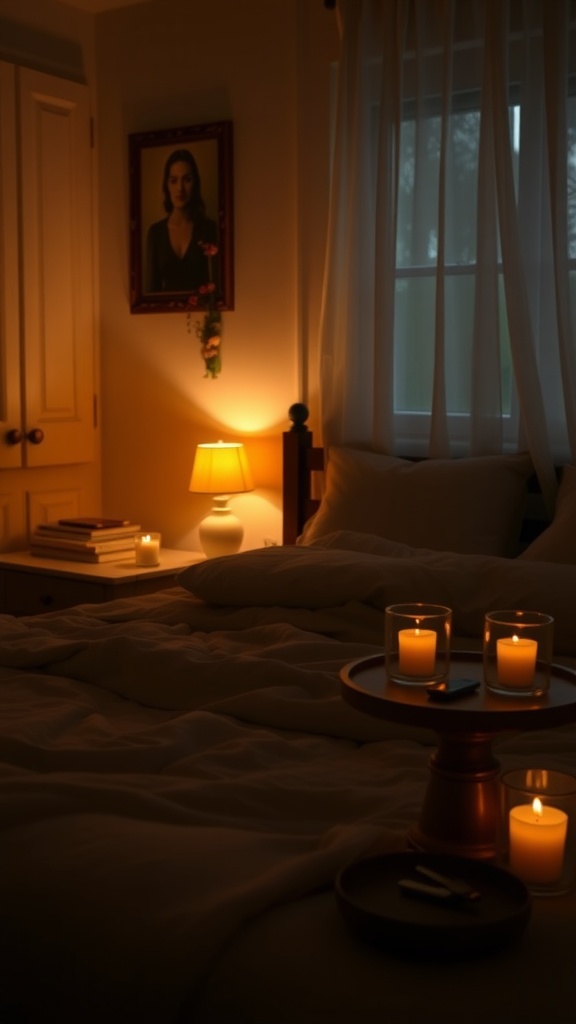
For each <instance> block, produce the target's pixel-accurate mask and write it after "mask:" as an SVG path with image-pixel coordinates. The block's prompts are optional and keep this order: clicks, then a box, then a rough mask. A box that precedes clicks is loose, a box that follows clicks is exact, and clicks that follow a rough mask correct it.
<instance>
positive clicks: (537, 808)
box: [532, 796, 542, 821]
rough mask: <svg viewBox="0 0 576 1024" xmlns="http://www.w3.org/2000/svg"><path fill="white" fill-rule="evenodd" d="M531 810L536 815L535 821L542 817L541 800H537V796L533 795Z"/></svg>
mask: <svg viewBox="0 0 576 1024" xmlns="http://www.w3.org/2000/svg"><path fill="white" fill-rule="evenodd" d="M532 810H533V811H534V814H535V816H536V821H540V819H541V817H542V801H541V800H539V799H538V797H537V796H535V797H534V799H533V801H532Z"/></svg>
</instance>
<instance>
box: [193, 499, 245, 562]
mask: <svg viewBox="0 0 576 1024" xmlns="http://www.w3.org/2000/svg"><path fill="white" fill-rule="evenodd" d="M228 501H229V497H228V495H221V496H219V497H215V498H214V507H213V508H212V511H211V513H210V515H208V516H206V518H205V519H203V520H202V522H201V523H200V527H199V535H200V543H201V545H202V548H203V550H204V552H205V554H206V557H207V558H218V557H219V556H220V555H234V554H235V553H236V552H237V551H239V549H240V545H241V544H242V538H243V537H244V527H243V526H242V523H241V522H240V520H239V519H238V518H237V517H236V516H235V515H234V513H233V512H232V510H231V509H230V507H229V506H228Z"/></svg>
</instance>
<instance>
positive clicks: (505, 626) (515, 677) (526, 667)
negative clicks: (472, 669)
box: [483, 611, 554, 697]
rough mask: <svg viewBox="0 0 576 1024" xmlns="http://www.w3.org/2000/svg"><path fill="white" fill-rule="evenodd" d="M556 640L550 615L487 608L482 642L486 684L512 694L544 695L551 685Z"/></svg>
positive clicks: (507, 694) (520, 695)
mask: <svg viewBox="0 0 576 1024" xmlns="http://www.w3.org/2000/svg"><path fill="white" fill-rule="evenodd" d="M553 642H554V619H553V618H552V616H551V615H545V614H544V613H543V612H525V611H498V612H488V613H487V614H486V616H485V617H484V642H483V659H484V682H485V684H486V686H487V688H488V689H489V690H492V691H493V692H494V693H500V694H504V695H506V696H510V697H541V696H542V694H544V693H546V691H547V690H548V687H549V686H550V670H551V666H552V650H553Z"/></svg>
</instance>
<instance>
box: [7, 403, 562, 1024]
mask: <svg viewBox="0 0 576 1024" xmlns="http://www.w3.org/2000/svg"><path fill="white" fill-rule="evenodd" d="M284 441H285V451H284V471H285V501H286V510H285V522H286V523H287V529H289V530H290V531H292V535H291V536H290V537H289V538H288V541H289V542H286V543H285V544H284V545H282V546H280V547H277V548H274V547H266V548H262V549H259V550H255V551H246V552H243V553H241V554H238V555H232V556H227V557H226V558H221V559H212V560H209V561H206V562H204V563H201V564H197V565H194V566H190V567H189V568H187V569H185V570H184V571H183V572H182V573H181V574H180V575H179V576H178V578H177V579H175V581H174V587H173V588H171V589H169V590H167V591H164V592H161V593H156V594H150V595H146V596H142V597H139V598H126V599H120V600H117V601H112V602H109V603H107V604H104V605H102V604H99V605H82V606H78V607H75V608H72V609H69V610H67V611H62V612H52V613H48V614H45V615H42V616H37V617H23V618H13V617H11V616H6V615H5V616H0V749H1V759H0V821H1V823H2V826H1V830H2V831H1V836H0V936H1V957H0V965H1V967H0V970H1V977H0V1007H1V1013H0V1021H2V1024H44V1022H46V1024H52V1022H54V1024H56V1022H57V1024H68V1022H74V1024H80V1022H82V1024H116V1022H118V1024H120V1022H122V1024H131V1022H134V1024H324V1022H328V1021H330V1024H376V1022H378V1024H386V1022H389V1024H400V1022H402V1024H424V1022H440V1021H442V1022H443V1024H457V1022H458V1024H460V1022H461V1021H462V1020H464V1019H465V1020H466V1021H468V1022H470V1024H487V1022H490V1024H503V1022H505V1021H506V1022H518V1024H520V1022H521V1024H537V1022H538V1024H540V1022H541V1021H543V1020H546V1021H547V1022H548V1024H572V1022H573V1021H574V1020H576V983H575V980H574V972H573V967H572V960H573V949H574V946H575V943H576V913H575V910H576V906H575V898H574V894H573V893H570V894H568V895H565V896H563V897H562V898H556V899H553V898H544V899H538V900H534V901H533V906H532V908H531V915H530V920H529V923H528V925H527V927H526V928H525V929H524V931H523V932H522V934H521V935H520V936H518V938H517V940H516V941H515V942H513V943H511V944H510V945H509V946H506V947H505V948H504V949H501V950H500V951H498V952H497V953H496V952H494V951H492V950H490V949H487V950H486V951H485V953H484V955H482V956H474V957H471V958H466V959H462V960H460V959H458V958H453V959H451V958H448V959H444V960H443V961H442V962H441V963H438V958H437V957H434V956H431V957H430V958H429V959H428V958H423V959H421V960H419V961H418V962H415V961H414V960H413V959H412V958H410V956H406V955H403V956H395V955H394V954H393V953H391V952H389V951H383V950H382V949H381V948H377V947H375V946H373V945H370V944H369V943H366V942H363V941H362V940H361V939H359V938H358V936H357V935H355V934H354V933H353V932H352V931H351V930H350V929H349V927H348V926H347V923H346V922H345V920H344V919H343V917H342V914H341V913H340V911H339V907H338V905H337V902H336V899H335V893H334V879H335V878H336V876H337V875H338V873H339V872H341V871H342V869H343V868H345V867H346V865H349V864H353V863H355V862H358V861H361V860H362V859H363V858H367V857H372V856H376V855H377V856H380V855H385V854H389V853H394V852H398V853H399V852H402V851H403V850H404V849H405V847H406V835H407V830H408V828H409V827H410V825H411V823H412V822H413V821H414V819H415V818H416V816H417V814H418V811H419V807H420V804H421V801H422V797H423V793H424V791H425V787H426V784H427V777H428V762H429V759H430V755H431V752H432V751H433V749H434V743H435V736H434V734H432V733H429V732H428V731H427V730H423V729H422V728H413V727H411V726H409V725H401V724H394V723H389V722H387V721H385V720H382V719H378V718H375V717H372V716H371V715H368V714H363V713H362V712H360V711H358V710H356V709H355V708H353V707H351V706H350V705H349V703H348V702H347V701H346V700H344V699H343V697H342V682H341V675H340V673H341V669H342V668H343V666H345V665H347V664H349V663H350V662H353V661H355V660H356V659H358V658H363V657H369V656H372V655H378V654H380V653H381V652H382V643H383V636H382V633H383V627H382V623H383V611H384V608H385V607H386V606H387V605H388V604H389V603H395V602H398V601H403V600H414V599H417V600H435V601H436V602H439V603H445V604H448V605H449V606H450V607H452V608H453V610H454V629H455V640H454V644H457V645H458V647H459V648H460V649H461V650H468V649H470V650H474V649H476V650H478V647H479V638H480V636H481V629H482V619H483V614H484V612H485V611H486V610H487V609H488V608H490V607H496V606H499V607H508V606H512V607H535V606H537V607H538V608H539V609H540V610H545V611H548V612H549V614H552V615H553V616H554V619H555V659H556V660H557V662H558V664H561V665H562V666H564V667H565V668H566V670H567V671H568V670H569V669H570V668H571V667H573V666H574V665H575V664H576V630H575V629H574V620H573V597H574V593H575V583H576V550H575V544H576V542H575V540H574V536H573V528H572V524H573V523H574V522H575V521H576V520H575V512H576V510H575V501H576V469H574V468H573V467H564V469H563V472H562V474H561V479H560V487H559V492H558V499H557V504H556V509H555V510H554V514H553V517H552V518H551V521H550V522H549V523H548V524H547V525H545V526H544V527H543V528H542V529H541V530H540V532H539V535H538V536H537V537H536V538H535V539H534V540H532V541H531V542H530V543H528V544H526V543H524V542H522V541H521V539H520V538H521V536H522V528H521V522H522V520H524V519H525V518H526V516H525V509H526V506H525V502H526V495H527V493H528V490H529V480H530V478H531V475H532V472H531V466H530V463H529V460H528V459H527V457H526V456H523V455H520V456H511V457H498V458H494V459H493V460H492V461H491V460H490V458H488V459H487V460H486V459H481V460H480V461H475V460H461V461H460V460H458V461H459V462H460V465H459V467H455V466H454V465H448V464H446V465H444V464H440V463H438V465H437V466H436V468H435V470H434V468H432V469H431V468H426V465H427V464H418V466H417V467H415V466H414V465H413V464H411V463H408V462H406V461H405V460H399V459H392V458H391V457H388V456H381V455H379V454H376V453H367V452H357V451H354V450H340V451H337V450H336V451H332V452H330V453H329V458H328V459H327V461H326V465H325V481H324V493H323V496H322V500H321V501H320V502H318V501H316V500H315V499H314V498H313V497H312V493H313V487H311V485H310V476H309V474H310V471H317V470H318V469H320V468H321V467H322V466H323V465H324V459H323V453H321V451H320V450H319V449H316V447H315V445H314V443H313V439H312V437H311V435H310V432H309V431H307V430H306V426H305V420H304V419H303V417H302V415H301V414H300V411H298V412H297V413H293V415H292V429H290V430H287V431H286V433H285V438H284ZM487 493H489V494H490V495H491V500H490V502H487V501H486V494H487ZM418 494H419V495H420V497H419V498H418ZM480 498H481V499H482V500H480ZM415 502H416V505H415ZM415 507H416V508H417V511H418V515H414V508H415ZM359 508H360V510H361V515H360V519H358V509H359ZM541 526H542V524H541ZM575 679H576V676H575ZM575 739H576V732H575V727H574V726H572V725H566V726H562V727H559V728H555V729H551V730H539V731H538V732H531V733H530V734H526V733H520V734H518V733H508V732H506V733H504V734H503V735H502V736H500V737H499V738H498V739H497V742H496V747H497V756H498V759H499V761H500V763H501V765H502V767H503V768H507V767H516V766H523V765H526V766H529V765H534V764H537V765H538V766H543V767H548V768H557V769H559V770H561V771H565V772H569V773H576V752H575V751H576V745H575ZM436 952H438V951H436Z"/></svg>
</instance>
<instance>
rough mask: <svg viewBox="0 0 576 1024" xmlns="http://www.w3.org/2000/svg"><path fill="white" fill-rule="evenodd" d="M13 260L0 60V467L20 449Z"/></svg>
mask: <svg viewBox="0 0 576 1024" xmlns="http://www.w3.org/2000/svg"><path fill="white" fill-rule="evenodd" d="M18 260H19V239H18V174H17V157H16V73H15V68H14V65H12V64H5V63H1V62H0V469H14V468H18V467H19V466H20V465H21V464H22V455H23V450H24V448H23V444H22V440H21V439H22V438H23V436H24V434H23V416H22V410H21V406H20V397H21V389H20V320H19V305H20V287H19V277H18ZM18 438H20V439H18ZM0 504H1V502H0Z"/></svg>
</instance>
